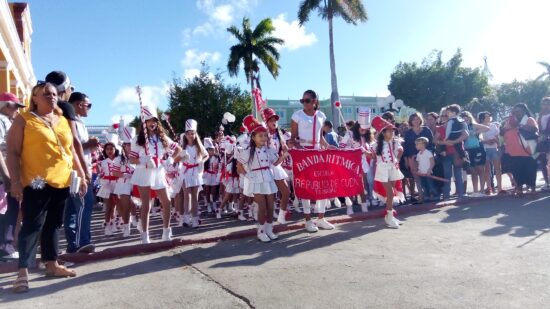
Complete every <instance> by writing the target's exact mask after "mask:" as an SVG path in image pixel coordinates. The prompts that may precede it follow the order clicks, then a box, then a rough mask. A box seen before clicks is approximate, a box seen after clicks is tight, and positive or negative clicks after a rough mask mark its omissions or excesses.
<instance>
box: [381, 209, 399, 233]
mask: <svg viewBox="0 0 550 309" xmlns="http://www.w3.org/2000/svg"><path fill="white" fill-rule="evenodd" d="M384 221H386V224H387V225H388V227H390V228H393V229H398V228H399V223H398V221H396V219H395V217H394V216H393V211H387V212H386V216H385V217H384Z"/></svg>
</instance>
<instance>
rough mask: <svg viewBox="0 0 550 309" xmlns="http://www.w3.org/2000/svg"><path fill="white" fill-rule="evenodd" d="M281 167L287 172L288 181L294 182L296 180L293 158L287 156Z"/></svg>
mask: <svg viewBox="0 0 550 309" xmlns="http://www.w3.org/2000/svg"><path fill="white" fill-rule="evenodd" d="M281 166H282V167H283V168H284V169H285V172H286V174H287V175H288V179H289V180H290V181H292V180H293V179H294V172H293V171H292V157H291V156H287V157H286V158H285V159H284V160H283V163H281Z"/></svg>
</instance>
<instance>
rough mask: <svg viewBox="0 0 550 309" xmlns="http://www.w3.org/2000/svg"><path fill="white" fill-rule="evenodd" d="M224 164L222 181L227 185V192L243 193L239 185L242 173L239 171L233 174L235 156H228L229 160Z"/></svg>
mask: <svg viewBox="0 0 550 309" xmlns="http://www.w3.org/2000/svg"><path fill="white" fill-rule="evenodd" d="M222 165H223V171H222V173H221V182H222V183H223V185H224V186H225V192H227V193H233V194H238V193H241V188H240V187H239V179H240V175H239V174H238V173H237V172H235V174H233V156H227V162H224V164H222Z"/></svg>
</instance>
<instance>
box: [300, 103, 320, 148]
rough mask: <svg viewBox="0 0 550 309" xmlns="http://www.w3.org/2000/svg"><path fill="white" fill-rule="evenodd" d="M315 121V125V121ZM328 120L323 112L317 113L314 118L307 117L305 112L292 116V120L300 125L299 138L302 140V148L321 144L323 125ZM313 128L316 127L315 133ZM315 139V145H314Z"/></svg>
mask: <svg viewBox="0 0 550 309" xmlns="http://www.w3.org/2000/svg"><path fill="white" fill-rule="evenodd" d="M314 119H315V123H314V121H313V120H314ZM326 119H327V116H326V115H325V114H324V113H323V112H321V111H316V113H315V114H314V115H313V116H308V115H306V113H305V112H304V111H303V110H299V111H296V112H294V114H292V120H293V121H294V122H296V123H297V124H298V137H299V139H300V140H301V142H300V144H302V146H315V145H318V144H319V142H320V140H321V132H322V130H323V124H324V123H325V120H326ZM313 127H315V132H313ZM314 137H315V138H314ZM314 139H315V145H313V144H312V142H313V140H314Z"/></svg>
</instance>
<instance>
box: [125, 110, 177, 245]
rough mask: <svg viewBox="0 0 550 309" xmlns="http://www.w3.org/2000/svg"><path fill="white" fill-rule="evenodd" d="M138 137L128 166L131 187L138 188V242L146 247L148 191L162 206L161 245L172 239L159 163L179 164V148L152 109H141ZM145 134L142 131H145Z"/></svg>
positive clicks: (165, 183) (167, 204)
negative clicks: (170, 160) (132, 166)
mask: <svg viewBox="0 0 550 309" xmlns="http://www.w3.org/2000/svg"><path fill="white" fill-rule="evenodd" d="M142 121H143V122H144V125H143V126H141V127H140V130H139V134H138V136H136V138H134V139H133V141H132V146H131V152H130V162H131V163H133V164H136V168H135V170H134V174H133V175H132V179H131V181H130V182H131V183H132V184H134V185H136V186H137V187H138V191H139V195H140V199H141V214H140V218H141V220H140V221H141V231H142V232H141V241H142V243H144V244H148V243H150V242H151V241H150V239H149V210H150V208H151V205H150V202H151V191H155V192H156V195H157V197H158V198H159V200H160V203H161V205H162V226H163V228H162V241H170V240H171V239H172V230H171V229H170V198H169V193H168V183H167V182H166V171H165V169H164V166H163V164H162V161H163V159H165V158H167V157H172V158H174V159H175V160H180V159H181V157H180V154H181V148H180V146H179V145H178V144H177V143H175V142H174V141H172V140H171V139H170V138H169V137H168V136H167V134H166V133H165V131H164V128H163V127H162V124H161V123H160V121H159V119H158V117H157V111H156V108H154V107H149V106H143V108H142ZM145 130H146V131H145Z"/></svg>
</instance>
